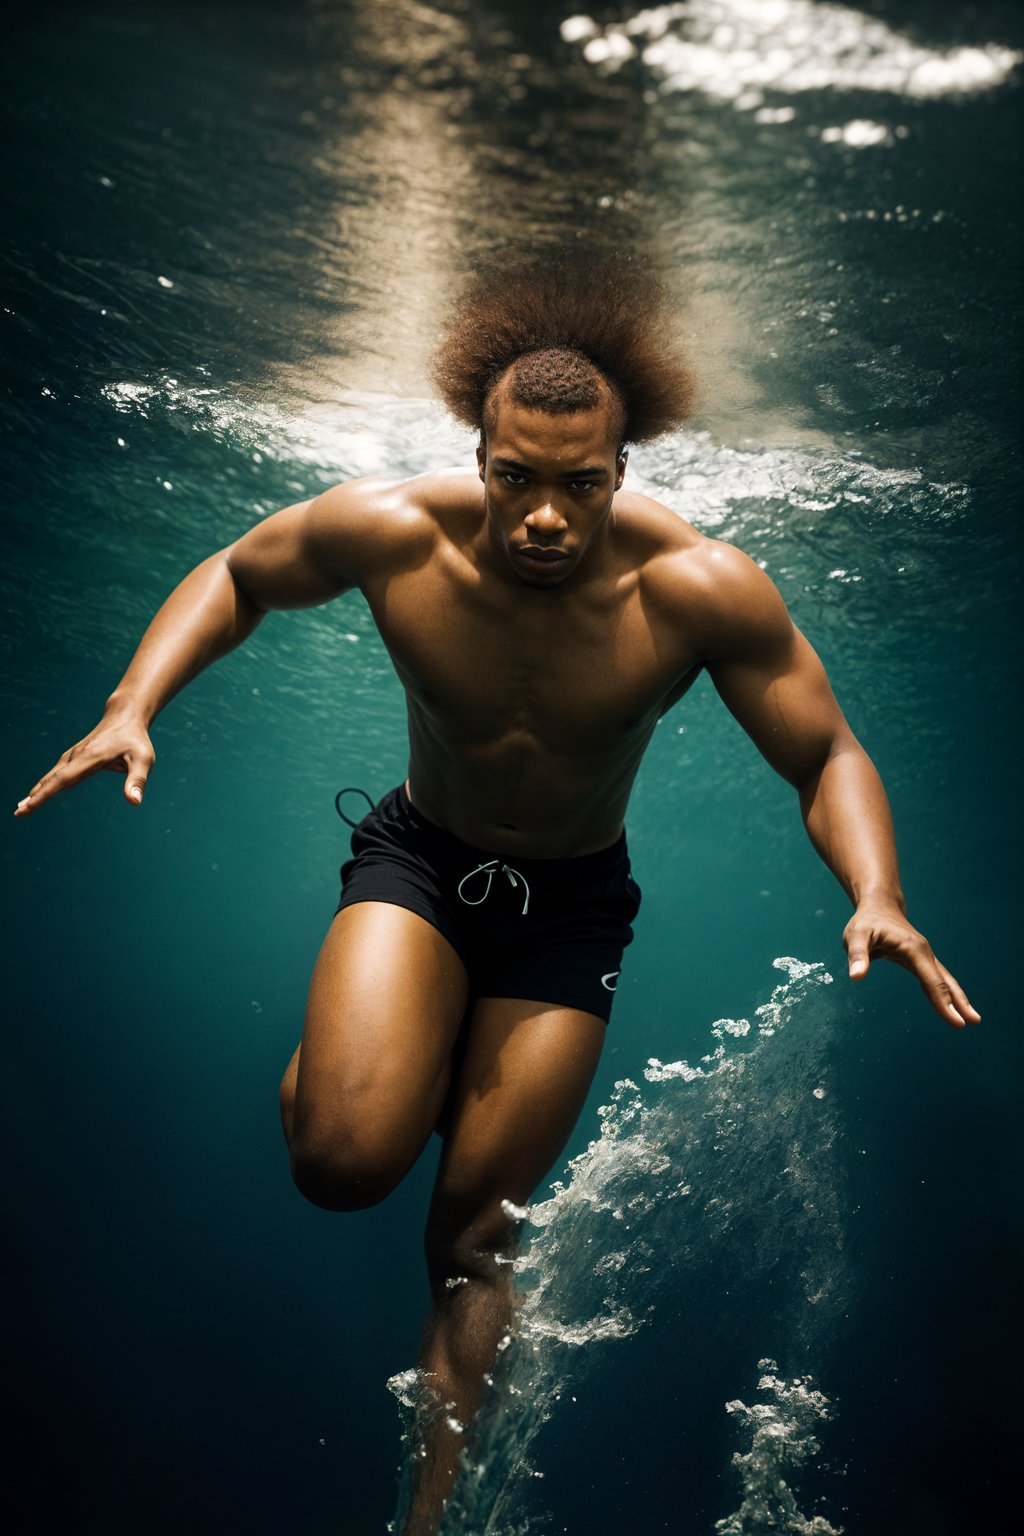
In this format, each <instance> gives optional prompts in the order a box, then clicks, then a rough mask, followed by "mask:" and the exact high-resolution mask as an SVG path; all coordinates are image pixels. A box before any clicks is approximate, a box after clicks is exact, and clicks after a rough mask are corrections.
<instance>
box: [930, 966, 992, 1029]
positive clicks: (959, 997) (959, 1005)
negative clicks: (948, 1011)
mask: <svg viewBox="0 0 1024 1536" xmlns="http://www.w3.org/2000/svg"><path fill="white" fill-rule="evenodd" d="M935 963H936V965H937V966H938V968H939V970H940V972H941V973H942V978H943V980H944V981H945V983H946V986H947V987H948V989H949V995H950V997H951V998H952V1000H953V1003H954V1005H955V1007H956V1011H957V1013H958V1014H959V1015H960V1017H961V1018H962V1019H965V1020H966V1022H967V1023H968V1024H980V1023H981V1014H980V1013H979V1012H978V1010H977V1008H975V1006H974V1004H973V1003H972V1002H971V1000H970V998H969V997H968V996H967V993H966V992H965V991H964V989H963V987H962V986H961V985H960V983H959V982H958V981H957V979H956V977H955V976H954V975H953V973H952V972H951V971H947V969H946V967H945V966H944V965H943V964H942V962H941V960H936V962H935Z"/></svg>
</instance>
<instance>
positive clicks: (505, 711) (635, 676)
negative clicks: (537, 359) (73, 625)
mask: <svg viewBox="0 0 1024 1536" xmlns="http://www.w3.org/2000/svg"><path fill="white" fill-rule="evenodd" d="M497 399H498V403H497V405H496V408H495V411H494V414H493V419H492V425H491V428H490V431H489V433H488V436H487V442H486V444H485V445H484V444H482V445H481V447H480V449H479V451H478V464H477V475H476V476H472V475H470V474H468V473H458V472H455V473H448V474H428V475H421V476H417V477H416V478H414V479H412V480H405V481H397V482H396V481H384V480H361V481H354V482H350V483H349V484H347V485H342V486H337V487H335V488H334V489H332V490H329V491H327V492H325V493H324V494H323V495H321V496H318V497H316V498H315V499H314V500H312V501H308V502H301V503H299V504H297V505H296V506H293V507H288V508H286V509H285V510H284V511H282V512H279V513H276V514H275V515H274V516H272V517H269V518H267V519H266V520H265V521H264V522H262V523H260V524H259V525H258V526H257V527H255V528H253V529H251V530H250V531H249V532H248V533H246V534H244V535H243V537H242V538H241V539H239V540H238V541H237V543H235V544H233V545H231V546H230V547H229V548H227V549H226V550H222V551H220V553H219V554H216V555H213V556H211V557H210V558H209V559H208V560H206V561H204V562H203V564H202V565H200V566H198V567H197V568H196V570H195V571H193V572H192V573H191V575H190V576H188V577H186V579H185V581H184V582H182V584H181V586H180V587H179V588H178V589H177V590H176V591H175V592H174V593H173V594H172V595H171V597H170V598H169V599H168V601H167V602H166V603H165V604H164V607H163V608H162V609H161V610H160V613H159V614H158V615H157V617H156V618H155V619H154V621H153V623H152V624H151V626H150V628H149V630H147V632H146V635H145V636H144V638H143V641H142V644H141V645H140V647H139V650H138V652H137V653H136V656H135V658H134V660H133V662H132V664H131V666H130V668H129V670H128V672H127V673H126V675H125V677H124V679H123V680H122V682H121V684H120V685H119V686H118V688H117V689H116V690H115V691H114V693H113V694H112V695H111V698H110V700H109V701H108V704H107V709H106V712H105V714H104V718H103V720H102V721H101V722H100V724H99V725H98V726H97V727H96V729H95V730H94V731H92V732H91V733H90V734H89V736H87V737H85V738H84V739H83V740H82V741H81V742H78V743H76V744H75V746H73V747H72V748H70V749H69V750H68V752H66V753H64V754H63V755H62V757H61V759H60V760H59V761H58V763H57V764H56V765H55V767H54V768H53V769H52V770H51V771H50V773H48V774H46V775H44V777H43V778H42V779H41V780H40V781H39V782H38V783H37V784H36V785H35V786H34V788H33V789H32V791H31V792H30V794H29V795H27V796H26V797H25V799H24V800H22V801H21V802H20V804H19V806H18V809H17V812H16V814H18V815H21V816H24V815H27V814H29V813H31V812H33V811H35V810H36V809H38V807H39V806H40V805H42V804H44V803H45V801H46V800H47V799H49V798H50V797H51V796H52V795H53V794H55V793H57V792H59V791H60V790H62V789H64V788H67V787H69V786H70V785H72V784H74V783H76V782H78V780H80V779H81V778H83V777H85V776H87V775H88V774H91V773H94V772H96V771H98V770H99V769H101V768H114V769H116V770H118V771H121V772H123V773H124V774H125V776H126V785H125V793H126V796H127V797H128V798H129V799H131V800H134V801H135V802H136V803H139V802H141V798H142V793H143V790H144V787H145V783H146V779H147V777H148V773H149V770H150V768H151V767H152V764H153V762H154V760H155V755H154V753H153V748H152V743H151V741H150V738H149V726H150V724H151V722H152V720H153V718H154V716H155V715H156V714H157V713H158V711H159V710H160V709H161V708H162V707H163V705H164V704H165V703H166V702H167V700H168V699H169V698H171V697H172V696H173V695H174V694H175V693H176V692H177V691H178V690H179V689H180V688H182V687H183V686H184V685H185V684H186V683H187V682H188V681H189V680H190V679H191V678H192V677H193V676H194V675H195V674H196V673H197V672H198V671H199V670H201V669H202V667H204V666H206V665H208V664H209V663H210V662H211V661H214V660H216V659H217V657H219V656H221V655H223V654H225V653H226V652H227V651H229V650H231V649H232V648H233V647H234V646H236V645H238V644H239V643H240V642H241V641H242V640H243V639H245V638H246V636H247V635H249V634H250V633H251V632H252V630H253V629H254V628H255V626H256V625H257V624H258V623H259V621H260V620H261V619H262V618H263V617H264V615H265V613H266V612H267V611H268V610H269V609H272V608H298V607H306V606H312V605H314V604H318V603H324V602H327V601H329V600H330V599H331V598H333V597H336V596H337V595H339V594H340V593H341V592H343V591H346V590H348V589H349V588H351V587H355V586H358V587H360V588H361V590H362V592H363V594H364V595H365V597H366V600H367V602H368V603H369V606H370V608H371V610H372V612H373V616H374V619H375V621H376V623H377V626H378V628H379V630H380V633H381V636H382V638H383V640H384V643H385V645H386V646H387V648H388V651H389V652H390V655H391V658H392V660H393V662H394V665H395V668H396V670H397V672H398V675H399V677H400V678H401V680H402V682H403V684H404V686H405V690H406V696H407V700H408V718H409V740H410V760H409V790H410V795H411V798H412V800H413V803H414V804H415V805H416V806H417V807H418V808H419V809H420V810H421V811H422V812H423V814H424V815H425V816H427V817H428V818H429V819H430V820H432V821H434V822H436V823H437V824H438V825H439V826H442V827H445V828H447V829H448V830H449V831H451V832H453V833H455V834H456V835H457V836H458V837H461V838H463V839H464V840H465V841H466V842H469V843H472V844H473V845H474V846H477V847H482V848H487V849H490V850H491V851H493V852H494V853H496V854H507V855H509V856H510V857H511V856H513V855H515V854H519V855H520V856H522V857H535V858H561V857H568V856H572V855H574V854H581V853H587V852H590V851H592V850H595V849H598V848H602V847H605V846H607V845H608V844H609V843H611V842H613V841H614V839H615V838H616V837H617V836H618V834H619V831H620V829H621V827H622V822H623V817H624V814H625V809H626V803H627V800H628V797H629V791H630V788H631V785H632V783H633V779H634V776H635V774H636V771H637V767H638V765H639V763H640V760H641V758H642V756H643V752H644V749H645V747H646V746H647V743H648V741H649V740H650V737H651V733H652V731H653V729H654V726H655V724H656V722H657V720H658V718H659V717H660V716H661V715H662V714H663V713H664V711H665V710H666V709H668V708H670V707H671V705H672V704H673V703H674V702H676V701H677V700H678V699H679V698H680V697H681V696H682V694H684V693H685V691H686V689H687V688H688V687H689V686H690V684H691V683H692V682H693V680H694V678H695V677H696V676H697V675H698V673H699V671H700V669H701V668H702V667H706V668H707V670H708V673H709V675H710V677H711V679H712V681H713V682H714V684H715V687H716V688H717V690H718V692H719V694H720V695H721V697H722V699H723V700H724V702H725V704H726V705H727V706H728V708H729V709H730V710H731V711H732V713H733V714H734V715H735V716H736V718H737V719H738V720H739V722H740V724H741V725H742V726H743V727H744V729H745V730H746V731H747V732H748V734H749V735H750V736H751V737H752V739H753V740H754V742H755V743H756V745H757V746H758V747H759V749H760V750H761V752H762V753H763V754H764V756H765V757H766V759H767V760H768V762H769V763H770V764H771V765H772V767H773V768H774V769H775V770H776V771H777V772H778V773H780V774H782V775H783V776H784V777H785V778H787V779H788V780H789V781H790V783H792V784H793V785H794V787H795V788H796V789H797V791H798V794H799V797H800V804H801V809H802V812H803V815H804V820H805V823H806V825H807V830H808V832H809V834H810V837H811V839H812V842H813V843H814V845H815V847H816V848H817V849H818V851H819V853H820V854H821V856H822V858H823V859H825V861H826V862H827V863H828V864H829V866H830V867H831V868H832V870H833V871H834V873H835V875H836V877H837V879H839V881H840V882H841V883H842V884H843V886H844V887H845V889H846V890H847V892H848V893H849V895H850V897H851V899H852V900H853V902H854V905H855V911H854V916H853V918H851V920H850V924H849V925H848V927H847V929H846V932H845V935H844V940H845V943H846V945H847V949H848V951H849V954H850V966H851V975H853V976H854V977H859V976H861V975H863V974H864V973H865V972H866V971H867V968H868V964H869V962H870V960H871V958H872V957H873V956H874V955H879V956H882V957H885V958H889V959H893V960H895V961H897V962H898V963H900V964H902V965H904V966H906V968H907V969H909V970H910V971H912V972H913V973H914V974H915V975H916V976H917V977H918V979H919V980H920V982H921V984H922V986H923V987H924V990H925V992H926V993H927V994H928V996H929V998H930V1000H931V1002H932V1003H933V1005H934V1006H935V1008H936V1009H937V1011H938V1012H939V1013H940V1014H941V1015H942V1016H943V1017H944V1018H945V1019H946V1020H947V1021H948V1022H950V1023H952V1024H954V1025H956V1026H959V1025H962V1024H963V1022H965V1021H967V1022H975V1021H976V1020H977V1017H978V1015H977V1013H976V1011H975V1010H974V1009H973V1008H972V1007H971V1005H970V1004H969V1003H968V1001H967V999H966V997H965V996H964V994H963V991H962V989H960V988H959V987H958V986H957V985H956V983H955V982H954V981H953V980H952V978H951V977H950V976H949V973H948V972H947V971H946V970H945V969H944V967H942V966H940V965H939V964H938V963H937V962H936V961H935V959H934V956H933V955H932V953H931V950H930V948H929V946H928V945H927V943H926V941H924V940H923V939H922V938H921V935H920V934H918V933H917V931H916V930H915V929H914V928H912V926H911V925H910V924H909V923H908V922H907V920H906V917H905V914H904V903H903V895H902V890H901V886H900V879H899V871H898V866H897V860H896V852H895V844H894V839H893V833H892V824H891V820H890V816H889V809H888V804H887V801H886V798H885V794H884V791H883V789H882V787H881V784H880V783H879V781H878V776H877V774H876V773H875V771H874V768H873V767H872V765H871V763H870V760H869V759H868V757H867V755H866V754H865V753H864V751H863V749H862V748H861V747H860V745H859V743H858V742H857V741H856V739H855V737H854V736H853V734H852V732H851V731H850V729H849V726H848V725H847V723H846V721H845V720H844V718H843V716H842V713H841V711H840V709H839V706H838V705H837V703H836V701H835V698H834V696H833V694H832V691H831V689H830V687H829V685H828V680H827V678H826V677H825V673H824V671H823V669H822V667H821V663H820V662H819V660H818V658H817V656H816V655H815V653H814V651H813V650H812V649H811V647H810V645H809V644H808V643H807V641H806V640H805V639H804V637H803V636H802V635H801V634H800V632H799V631H798V630H797V629H796V627H795V626H794V625H793V623H792V621H791V620H790V618H789V615H788V613H787V612H786V609H785V606H784V604H783V602H782V600H781V598H780V597H779V594H778V592H777V591H776V589H775V587H774V586H773V585H772V583H771V582H770V581H769V579H768V577H767V576H765V574H764V573H763V572H762V571H761V570H759V568H758V567H757V566H756V565H754V564H753V562H752V561H750V560H748V559H747V557H746V556H745V555H743V554H741V553H740V551H738V550H736V549H734V548H732V547H731V546H729V545H725V544H722V543H719V542H717V541H715V540H712V539H708V538H705V537H704V536H703V535H701V534H700V533H698V532H697V531H696V529H694V528H693V527H691V526H690V525H689V524H688V523H687V522H686V521H685V520H684V519H683V518H681V517H679V516H677V515H676V514H675V513H672V512H670V511H668V510H667V509H666V508H665V507H662V506H660V505H659V504H658V503H657V502H654V501H652V500H651V499H650V498H648V497H645V496H639V495H635V494H631V493H629V492H628V491H625V490H623V489H622V481H623V476H624V473H625V467H626V465H625V456H624V453H623V452H622V451H621V450H620V448H619V446H618V444H617V441H616V437H615V435H614V433H615V419H614V411H613V409H612V408H611V406H610V405H609V403H608V402H607V401H604V402H603V403H602V404H601V405H600V406H599V407H597V408H596V409H594V410H592V411H583V412H579V413H575V414H569V415H552V414H549V413H546V412H543V411H536V410H530V409H527V408H525V407H522V406H519V405H517V404H515V403H514V402H513V401H511V400H509V399H507V398H504V397H503V395H502V394H501V387H499V392H498V396H497Z"/></svg>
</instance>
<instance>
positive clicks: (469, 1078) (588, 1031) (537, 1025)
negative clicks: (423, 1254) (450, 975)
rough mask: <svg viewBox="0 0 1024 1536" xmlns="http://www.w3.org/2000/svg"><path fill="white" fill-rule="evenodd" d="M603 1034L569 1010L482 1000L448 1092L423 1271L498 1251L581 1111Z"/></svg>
mask: <svg viewBox="0 0 1024 1536" xmlns="http://www.w3.org/2000/svg"><path fill="white" fill-rule="evenodd" d="M605 1033H606V1025H605V1022H604V1020H603V1019H601V1018H599V1017H598V1016H597V1015H595V1014H591V1013H584V1012H581V1011H580V1010H579V1009H574V1008H564V1007H557V1006H553V1005H551V1004H548V1003H540V1002H529V1001H524V1000H522V999H519V998H484V999H482V1000H481V1001H479V1002H478V1003H477V1004H476V1006H475V1008H474V1009H473V1013H472V1016H471V1019H470V1021H469V1024H468V1026H467V1032H466V1038H465V1049H464V1055H463V1057H462V1061H461V1064H460V1068H459V1072H458V1076H457V1077H456V1079H455V1081H454V1082H453V1084H452V1089H451V1095H450V1099H449V1107H448V1114H447V1117H446V1118H447V1125H446V1129H445V1134H444V1141H443V1145H442V1151H441V1163H440V1167H439V1169H438V1174H437V1181H436V1184H435V1187H434V1195H433V1200H432V1202H431V1211H430V1220H429V1223H428V1234H427V1246H428V1257H429V1258H430V1260H431V1265H432V1268H438V1269H445V1268H447V1267H450V1266H452V1265H454V1267H455V1269H456V1270H458V1271H464V1270H465V1268H466V1267H467V1266H471V1261H472V1259H473V1255H474V1254H475V1253H479V1252H481V1251H484V1250H498V1249H507V1248H508V1247H509V1245H510V1244H513V1243H514V1237H515V1232H516V1230H517V1224H516V1223H515V1222H514V1219H513V1220H511V1221H510V1218H509V1217H508V1215H507V1213H506V1212H505V1211H504V1210H503V1208H502V1202H503V1201H506V1200H507V1201H511V1202H512V1204H513V1205H522V1204H524V1203H525V1202H526V1201H527V1200H529V1198H530V1196H531V1195H532V1193H533V1191H534V1190H535V1189H536V1187H537V1185H538V1184H539V1183H540V1181H541V1179H543V1177H544V1175H545V1174H546V1173H547V1172H548V1171H549V1170H550V1169H551V1167H552V1165H553V1164H554V1163H555V1161H556V1159H557V1158H558V1157H559V1155H560V1153H561V1152H562V1151H563V1150H564V1148H565V1145H566V1142H567V1141H568V1139H569V1136H570V1134H571V1133H572V1129H573V1127H574V1125H575V1124H576V1121H577V1119H578V1118H579V1114H580V1111H581V1109H582V1108H583V1104H584V1101H585V1099H586V1096H587V1092H588V1090H589V1088H590V1084H591V1082H592V1080H593V1076H594V1072H595V1069H596V1067H597V1063H598V1060H599V1059H600V1055H601V1048H602V1046H603V1044H604V1038H605Z"/></svg>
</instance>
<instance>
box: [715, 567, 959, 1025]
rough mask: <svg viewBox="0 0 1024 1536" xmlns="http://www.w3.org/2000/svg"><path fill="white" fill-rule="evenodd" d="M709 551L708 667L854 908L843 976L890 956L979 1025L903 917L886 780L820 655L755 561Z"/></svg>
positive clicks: (952, 1016) (954, 1019)
mask: <svg viewBox="0 0 1024 1536" xmlns="http://www.w3.org/2000/svg"><path fill="white" fill-rule="evenodd" d="M705 558H706V563H707V571H706V592H707V603H706V615H707V622H706V635H705V665H706V666H707V669H708V672H709V674H710V676H711V679H712V681H713V682H714V684H715V687H716V689H717V690H718V693H719V695H720V696H721V698H722V700H723V701H724V703H725V704H726V706H727V707H728V708H729V710H730V711H731V712H732V714H733V715H734V716H735V717H736V719H737V720H738V721H739V723H740V725H742V727H743V729H744V730H745V731H746V732H747V734H748V736H750V738H751V739H752V741H753V742H754V744H755V746H757V748H758V750H759V751H760V752H761V753H762V755H763V756H764V757H765V758H766V759H767V761H768V762H769V763H770V764H771V766H772V767H773V768H774V769H775V770H776V772H777V773H779V774H781V775H782V776H783V778H785V779H787V780H788V781H789V782H790V783H791V784H792V785H793V786H794V787H795V788H796V790H797V792H798V794H799V796H800V806H801V810H802V812H803V817H804V822H805V825H806V827H807V831H808V834H809V836H810V838H811V841H812V843H813V844H814V846H815V848H816V849H817V851H818V853H819V854H820V855H821V857H822V859H824V861H825V863H826V864H827V865H828V866H829V868H830V869H831V870H832V871H833V873H834V874H835V876H836V878H837V879H838V880H839V882H840V884H841V885H842V886H843V887H844V889H845V890H846V892H847V894H848V895H849V897H850V899H851V901H852V902H853V904H854V913H853V916H852V917H851V919H850V921H849V923H848V924H847V925H846V929H845V931H844V934H843V942H844V944H845V946H846V951H847V955H848V958H849V967H850V975H851V977H853V978H854V980H858V979H860V978H861V977H862V976H865V975H866V974H867V971H868V967H869V965H870V963H871V961H872V959H874V958H876V957H878V958H883V959H886V960H893V961H895V962H896V963H897V964H898V965H902V966H904V967H905V968H906V969H907V970H908V971H910V972H912V974H913V975H915V976H916V977H917V979H918V981H919V982H920V983H921V986H922V988H923V989H924V992H925V994H926V995H927V997H928V999H929V1000H930V1002H931V1003H932V1005H933V1007H934V1008H935V1010H936V1011H937V1012H938V1013H939V1014H941V1015H942V1017H943V1018H944V1019H945V1020H946V1021H947V1023H949V1024H952V1025H954V1026H955V1027H956V1028H962V1027H963V1025H964V1024H965V1023H971V1024H976V1023H978V1021H979V1019H980V1014H979V1013H978V1012H977V1010H976V1009H975V1008H973V1007H972V1005H971V1003H970V1002H969V1001H968V998H967V996H966V994H965V992H964V990H963V988H962V987H961V986H960V984H959V983H958V982H957V980H956V978H955V977H954V976H952V975H951V974H950V972H949V971H948V970H947V969H946V967H945V966H944V965H942V964H941V962H940V961H939V960H938V959H936V957H935V955H934V953H933V951H932V948H931V945H930V944H929V943H928V941H927V939H926V938H925V937H924V935H923V934H921V933H919V932H918V930H917V929H916V928H914V927H913V925H912V924H911V923H910V922H908V920H907V916H906V905H905V902H904V899H903V890H902V886H901V884H900V873H899V864H898V861H897V857H896V839H895V835H894V832H893V824H892V815H891V813H890V810H889V802H888V799H887V798H886V794H885V790H884V788H883V787H882V781H881V779H880V778H879V776H878V773H877V771H876V769H875V766H874V764H873V763H872V761H871V759H870V758H869V757H868V755H867V753H866V752H865V751H864V748H863V747H862V746H861V745H860V743H859V741H858V740H857V738H856V737H855V736H854V734H853V732H852V731H851V729H850V727H849V725H848V724H847V722H846V720H845V719H844V717H843V714H842V711H841V710H840V708H839V705H838V703H837V702H836V698H835V695H834V694H833V692H832V689H831V687H830V686H829V681H828V678H827V677H826V675H825V669H824V667H823V666H822V664H821V662H820V660H819V659H818V657H817V655H816V654H815V652H814V650H813V649H812V647H811V646H810V644H809V643H808V641H807V640H806V639H805V638H804V636H803V635H802V634H801V633H800V631H799V630H798V629H797V627H796V625H795V624H794V623H793V621H792V619H791V618H790V616H789V613H788V611H787V609H786V606H785V604H784V603H783V601H782V598H781V597H780V596H779V593H778V591H777V590H776V588H775V587H774V585H773V584H772V582H771V581H770V580H769V579H768V577H767V576H766V575H765V574H764V572H763V571H761V570H760V569H759V568H758V567H757V566H756V565H755V564H754V563H753V562H752V561H750V560H748V559H747V557H746V556H745V555H742V554H740V552H739V551H738V550H735V549H732V548H730V547H729V546H726V545H720V544H718V545H713V546H712V547H711V549H710V551H709V552H708V553H707V555H706V557H705Z"/></svg>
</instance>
